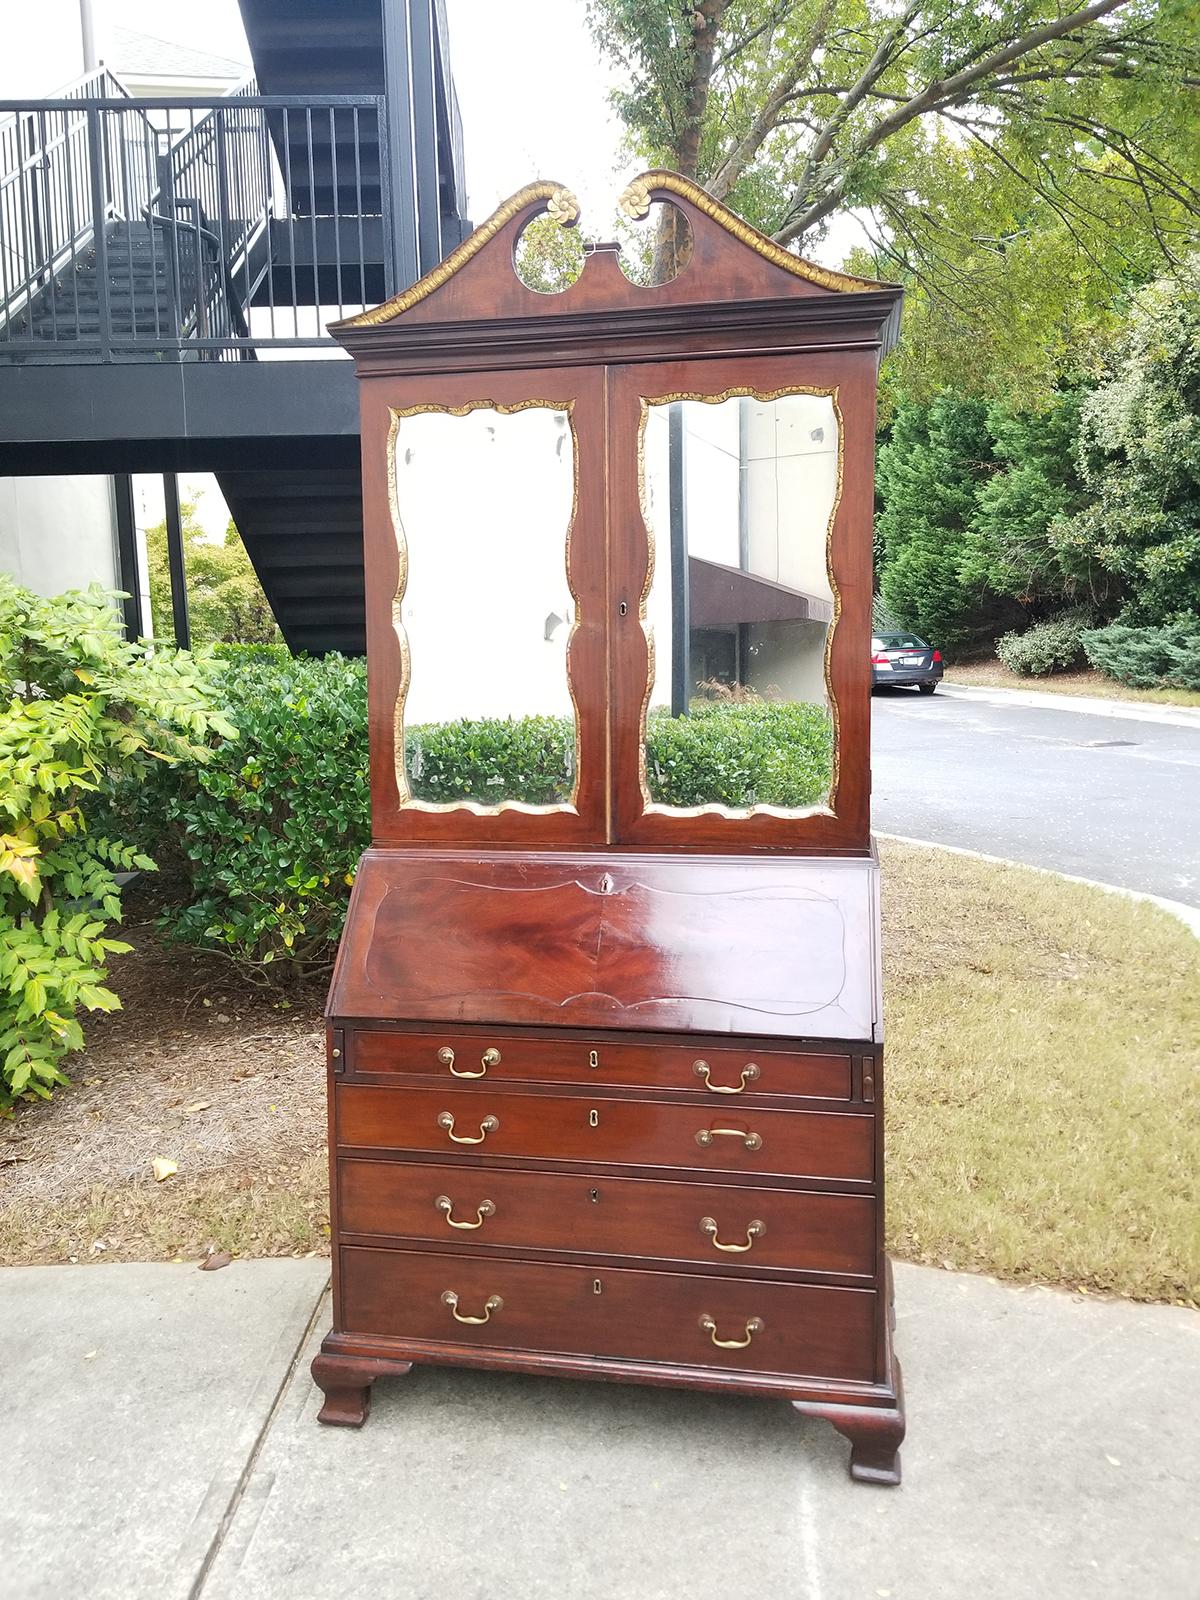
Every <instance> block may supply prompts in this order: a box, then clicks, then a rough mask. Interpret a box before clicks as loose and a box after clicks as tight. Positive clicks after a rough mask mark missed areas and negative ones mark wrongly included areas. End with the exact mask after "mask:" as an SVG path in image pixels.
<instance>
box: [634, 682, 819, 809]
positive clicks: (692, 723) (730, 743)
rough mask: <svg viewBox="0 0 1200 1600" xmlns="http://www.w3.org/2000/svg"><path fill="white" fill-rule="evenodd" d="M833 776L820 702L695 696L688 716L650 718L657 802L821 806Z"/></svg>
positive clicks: (650, 776)
mask: <svg viewBox="0 0 1200 1600" xmlns="http://www.w3.org/2000/svg"><path fill="white" fill-rule="evenodd" d="M832 774H833V724H832V721H831V720H830V716H829V713H828V712H827V711H826V710H825V709H824V707H822V706H809V705H775V704H772V703H770V702H768V701H750V702H747V703H745V704H740V705H739V704H736V703H733V704H731V703H723V702H712V701H697V702H693V704H692V708H691V712H690V715H688V716H686V717H672V716H671V715H670V713H669V712H666V711H654V712H651V714H650V716H649V718H648V720H647V728H646V778H647V783H648V785H649V788H650V795H651V798H652V799H653V800H654V801H655V802H656V803H657V804H659V805H665V806H698V805H715V804H720V805H726V806H753V805H773V806H812V805H820V804H821V803H822V801H825V800H827V799H828V797H829V785H830V782H831V780H832Z"/></svg>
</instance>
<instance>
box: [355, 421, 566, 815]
mask: <svg viewBox="0 0 1200 1600" xmlns="http://www.w3.org/2000/svg"><path fill="white" fill-rule="evenodd" d="M389 410H390V414H391V421H390V423H389V425H388V437H387V447H386V448H387V474H388V510H389V513H390V515H391V520H392V535H393V537H394V539H395V541H396V590H395V593H394V594H393V596H392V631H393V633H394V634H395V635H396V641H397V648H398V654H399V662H400V678H399V683H398V684H397V687H396V704H395V710H394V713H393V718H392V741H393V762H394V766H395V777H396V796H397V801H398V803H399V805H400V806H401V807H402V808H403V809H404V810H405V811H410V810H411V811H424V812H428V813H430V814H432V815H442V816H445V815H448V814H450V813H451V812H454V811H469V812H470V813H471V814H472V815H474V816H477V817H495V816H498V815H499V814H500V813H501V812H504V811H517V812H522V813H524V814H526V815H528V816H539V817H544V816H549V815H552V814H553V813H555V812H565V813H567V814H568V815H571V816H578V814H579V805H578V801H579V789H580V770H581V760H580V756H581V752H580V729H579V700H578V697H577V696H576V693H575V686H574V683H573V681H572V673H571V646H572V644H573V642H574V639H575V635H576V633H577V632H578V631H579V622H580V609H581V607H580V597H579V592H578V590H577V589H576V588H575V583H574V579H573V574H572V567H571V542H572V538H573V535H574V531H575V522H576V519H577V517H578V515H579V439H578V435H577V432H576V428H575V402H574V400H548V399H544V398H541V397H537V398H531V399H528V400H513V401H509V402H507V403H502V402H500V401H497V400H492V399H480V400H469V401H467V402H466V403H465V404H463V405H458V406H448V405H436V404H432V403H430V402H420V403H418V404H416V405H411V406H392V407H390V408H389ZM477 411H490V412H493V413H495V414H496V415H497V416H501V417H511V416H516V415H518V414H520V413H523V412H526V411H547V412H550V413H553V414H555V415H565V417H566V419H567V430H568V432H569V434H570V438H571V506H570V510H569V511H568V513H567V524H566V527H565V528H564V530H563V572H564V576H565V578H566V582H567V588H568V590H569V592H570V595H571V600H572V602H573V611H572V615H571V619H570V621H571V628H570V632H569V634H568V636H567V641H566V650H565V668H566V687H567V693H568V695H569V696H570V700H571V707H572V717H573V724H574V726H573V736H572V744H573V749H574V754H573V760H572V775H571V794H570V798H569V799H568V800H566V801H558V802H554V803H552V804H549V805H536V804H532V803H530V802H529V801H524V800H511V799H505V800H502V801H500V802H499V803H498V804H496V805H483V804H481V803H480V802H479V801H478V800H466V799H459V800H446V801H435V800H420V799H417V798H416V797H415V796H414V795H413V792H412V786H411V783H410V780H409V775H408V762H407V750H406V716H405V711H406V707H407V703H408V696H409V689H410V688H411V684H412V661H411V654H410V651H409V634H408V629H407V627H406V625H405V620H404V603H405V599H406V596H407V592H408V578H409V554H410V547H409V539H408V535H407V532H406V529H405V523H404V514H403V510H402V508H401V505H400V496H399V492H398V482H397V472H396V446H397V443H398V441H399V437H400V427H401V424H402V423H403V422H405V421H407V420H408V419H409V418H411V417H421V416H438V417H469V416H471V415H472V414H473V413H475V412H477Z"/></svg>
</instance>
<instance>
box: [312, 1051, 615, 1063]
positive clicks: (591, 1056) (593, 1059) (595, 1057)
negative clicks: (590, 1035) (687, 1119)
mask: <svg viewBox="0 0 1200 1600" xmlns="http://www.w3.org/2000/svg"><path fill="white" fill-rule="evenodd" d="M336 1054H337V1051H336V1050H335V1051H334V1055H336ZM599 1065H600V1052H599V1050H589V1051H588V1066H589V1067H598V1066H599Z"/></svg>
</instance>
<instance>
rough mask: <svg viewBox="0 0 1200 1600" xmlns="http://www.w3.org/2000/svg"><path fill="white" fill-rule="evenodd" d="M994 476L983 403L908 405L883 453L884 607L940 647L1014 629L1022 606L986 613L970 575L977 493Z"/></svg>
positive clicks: (880, 533) (950, 399)
mask: <svg viewBox="0 0 1200 1600" xmlns="http://www.w3.org/2000/svg"><path fill="white" fill-rule="evenodd" d="M992 471H993V454H992V436H991V432H990V430H989V428H988V413H987V405H986V403H985V402H984V401H983V400H980V399H978V398H975V397H962V396H957V395H954V394H950V393H947V394H943V395H939V396H938V398H937V399H936V400H935V401H934V402H933V404H932V405H929V406H901V407H900V409H899V410H898V411H897V413H896V417H895V420H894V422H893V424H892V429H891V437H890V438H889V440H888V442H887V443H886V444H885V445H883V446H882V448H881V449H880V451H879V465H878V473H877V477H878V485H879V494H880V498H881V500H882V503H883V509H882V511H881V512H880V514H879V518H878V522H877V541H878V546H879V554H880V559H881V563H882V576H881V583H880V588H881V591H882V595H883V600H884V603H885V605H886V606H887V608H888V610H889V611H890V612H891V613H892V614H893V615H894V616H895V617H896V618H897V620H898V621H899V622H900V623H901V624H902V625H903V626H904V627H906V628H912V629H914V630H915V631H916V632H917V633H920V634H921V635H922V636H923V637H924V638H926V639H929V640H931V641H932V642H933V643H934V644H936V645H938V646H940V647H941V648H942V649H948V650H950V651H955V650H961V649H963V648H964V647H968V648H969V646H970V645H971V644H973V643H975V642H976V641H977V639H978V638H979V636H980V635H981V633H982V634H983V635H988V636H992V637H994V635H995V633H997V632H999V631H1000V629H1001V627H1002V626H1003V625H1004V623H1005V621H1008V622H1009V624H1010V625H1011V618H1012V613H1013V612H1014V610H1015V608H1011V607H1006V606H1001V607H999V608H997V607H995V606H993V607H991V608H988V607H986V606H981V598H982V593H983V585H982V583H981V582H980V580H979V578H978V577H977V576H970V575H968V574H967V571H966V568H967V556H968V553H969V546H970V540H971V529H972V523H973V520H974V517H975V513H976V509H977V503H978V496H979V491H980V489H981V487H982V486H983V484H984V483H985V482H986V481H987V479H988V477H989V476H990V475H991V473H992Z"/></svg>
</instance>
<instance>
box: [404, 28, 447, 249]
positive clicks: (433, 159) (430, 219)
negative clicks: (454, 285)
mask: <svg viewBox="0 0 1200 1600" xmlns="http://www.w3.org/2000/svg"><path fill="white" fill-rule="evenodd" d="M410 4H411V17H412V86H413V128H414V130H415V134H416V137H415V139H414V141H413V143H414V146H415V150H416V166H417V241H418V255H419V257H420V261H419V265H420V269H421V271H422V273H425V272H430V271H432V270H433V268H434V267H436V266H437V264H438V262H439V261H440V260H441V259H442V256H443V254H444V249H443V245H442V206H441V194H440V187H441V185H440V181H439V171H438V150H439V141H438V130H437V100H436V90H435V83H434V75H435V72H436V70H437V65H436V60H435V56H434V15H433V0H410Z"/></svg>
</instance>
